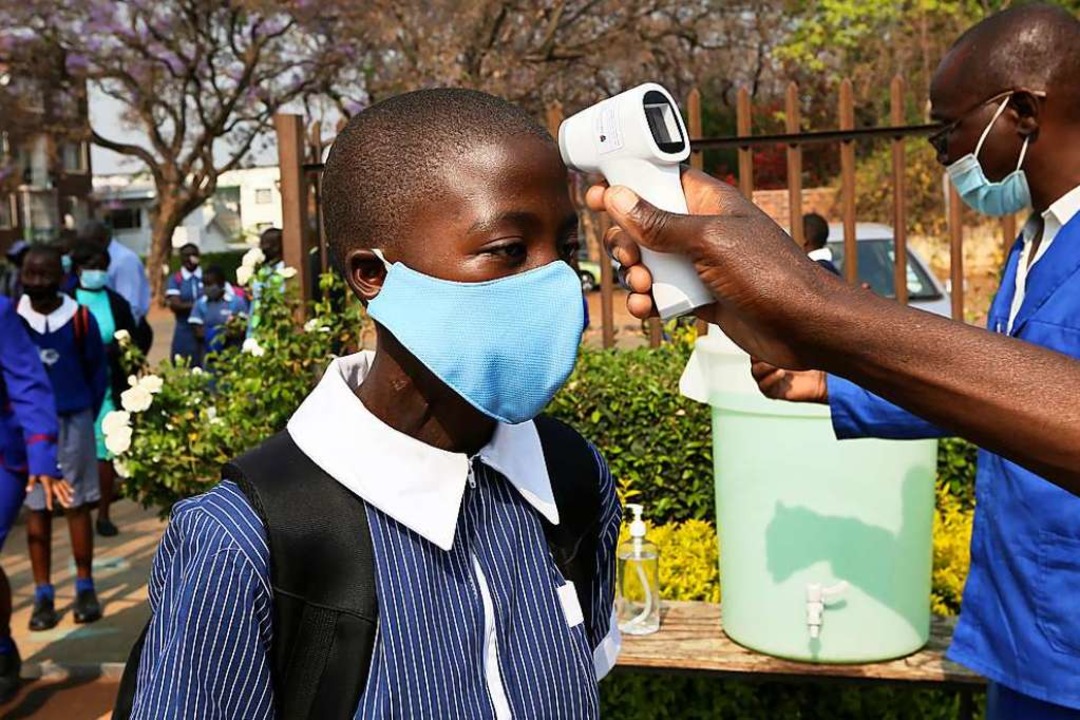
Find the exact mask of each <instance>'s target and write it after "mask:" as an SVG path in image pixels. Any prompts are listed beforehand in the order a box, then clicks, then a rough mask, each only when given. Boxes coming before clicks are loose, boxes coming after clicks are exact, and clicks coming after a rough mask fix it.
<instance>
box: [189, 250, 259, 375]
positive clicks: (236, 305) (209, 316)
mask: <svg viewBox="0 0 1080 720" xmlns="http://www.w3.org/2000/svg"><path fill="white" fill-rule="evenodd" d="M203 278H204V280H205V283H206V284H205V285H204V286H203V296H202V297H201V298H199V299H198V301H196V303H195V307H194V308H193V309H192V310H191V317H189V318H188V322H189V323H190V324H191V327H192V330H193V331H194V333H195V338H196V340H198V341H199V353H200V355H201V356H202V357H203V359H204V362H206V356H207V355H209V354H210V353H215V352H219V351H221V350H223V349H224V348H226V347H228V346H229V345H235V344H239V343H240V342H242V341H243V339H244V333H243V331H241V332H239V333H238V334H237V335H236V336H235V337H230V336H229V335H228V330H229V327H228V325H229V321H230V320H232V319H233V318H235V317H245V316H246V315H247V312H248V303H247V301H246V300H244V298H242V297H240V296H239V295H237V294H236V293H235V292H233V289H232V286H231V285H229V283H228V282H226V280H225V272H224V271H223V270H222V269H221V268H220V267H217V266H215V267H210V268H207V270H206V272H205V273H204V275H203Z"/></svg>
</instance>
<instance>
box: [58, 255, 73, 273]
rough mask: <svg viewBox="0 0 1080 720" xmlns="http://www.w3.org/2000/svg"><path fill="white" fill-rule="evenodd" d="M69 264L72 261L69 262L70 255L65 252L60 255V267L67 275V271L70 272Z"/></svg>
mask: <svg viewBox="0 0 1080 720" xmlns="http://www.w3.org/2000/svg"><path fill="white" fill-rule="evenodd" d="M71 265H72V262H71V256H70V255H68V254H67V253H64V254H63V255H61V256H60V268H61V269H62V270H63V271H64V274H65V275H67V274H68V273H69V272H71Z"/></svg>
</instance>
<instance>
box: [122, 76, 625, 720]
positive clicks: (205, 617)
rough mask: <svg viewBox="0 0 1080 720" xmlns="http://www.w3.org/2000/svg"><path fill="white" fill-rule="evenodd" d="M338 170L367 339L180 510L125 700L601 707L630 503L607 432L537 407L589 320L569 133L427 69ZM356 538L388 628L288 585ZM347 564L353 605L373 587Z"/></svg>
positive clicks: (284, 707) (312, 708)
mask: <svg viewBox="0 0 1080 720" xmlns="http://www.w3.org/2000/svg"><path fill="white" fill-rule="evenodd" d="M387 137H393V138H394V142H393V143H387V142H386V138H387ZM323 188H324V193H325V195H324V203H325V204H324V208H325V216H324V217H325V227H326V232H327V237H328V240H329V243H330V247H331V248H332V251H333V254H334V259H335V262H336V264H337V265H338V267H339V268H341V269H342V271H343V275H344V277H345V278H346V279H347V281H348V284H349V286H350V288H351V289H352V291H353V292H354V293H355V294H356V295H357V296H358V297H359V298H360V299H361V300H362V301H363V302H364V303H366V304H367V306H368V310H369V313H370V315H371V317H372V318H373V319H374V320H375V323H376V326H377V332H378V349H377V350H376V351H374V352H373V353H360V354H356V355H352V356H348V357H343V358H339V359H336V360H334V361H333V362H332V363H331V364H330V366H329V367H328V369H327V371H326V373H325V374H324V376H323V378H322V380H321V381H320V382H319V383H318V385H317V387H316V388H315V389H314V390H313V391H312V393H311V394H310V395H309V396H308V398H307V399H306V400H305V401H304V402H303V404H302V405H301V406H300V408H299V409H298V410H297V411H296V413H295V414H294V415H293V416H292V419H291V420H290V421H289V423H288V430H287V432H286V433H284V434H283V435H281V436H277V438H275V439H274V440H272V441H271V442H270V443H267V444H266V445H264V446H263V447H262V448H260V449H259V450H256V451H255V452H254V453H252V454H251V455H249V456H246V458H244V459H241V460H240V461H238V462H237V463H236V465H235V466H234V468H233V469H232V470H230V471H229V473H228V474H229V476H230V477H231V478H233V480H235V482H233V481H228V482H223V483H222V484H220V485H218V486H217V487H216V488H215V489H214V490H212V491H210V492H209V493H207V494H205V495H202V496H199V497H196V498H193V499H190V500H187V501H184V502H182V503H180V504H179V505H177V507H176V508H175V509H174V512H173V516H172V521H171V523H170V525H169V529H168V531H167V532H166V534H165V537H164V538H163V540H162V544H161V547H160V549H159V551H158V556H157V558H156V560H155V563H154V570H153V574H152V577H151V581H150V599H151V606H152V610H153V618H152V620H151V622H150V625H149V626H148V630H147V632H146V634H145V637H144V641H143V642H144V644H143V646H142V650H141V653H139V652H136V653H134V654H133V658H134V661H135V662H136V663H137V669H136V670H134V671H133V670H132V668H131V667H129V671H128V672H129V675H128V677H131V676H132V675H136V674H137V690H136V691H135V692H134V707H133V708H132V710H131V716H132V717H137V718H159V717H181V716H184V717H187V716H194V715H198V714H199V713H200V712H201V711H203V710H204V709H205V708H211V707H212V708H214V714H215V717H217V718H223V719H224V718H237V719H239V718H244V719H245V720H255V719H258V718H271V717H288V718H302V717H311V718H315V717H318V718H326V719H328V720H336V719H338V718H353V717H356V718H421V717H428V718H435V717H438V718H450V719H453V718H462V719H468V720H473V719H480V718H510V717H517V718H575V720H580V719H587V718H595V717H597V716H598V713H599V710H598V706H599V699H598V688H597V680H598V678H600V677H603V675H604V674H605V673H606V672H607V671H608V670H609V669H610V667H611V665H612V664H613V662H614V657H615V653H616V651H617V638H618V633H617V630H616V629H615V627H614V624H613V622H612V618H613V596H614V547H615V543H616V540H617V535H618V530H619V523H620V509H619V505H618V502H617V499H616V495H615V489H614V486H613V483H612V479H611V477H610V475H609V473H608V471H607V467H606V464H605V463H604V461H603V459H602V458H601V456H600V454H599V453H598V452H597V451H596V450H595V449H594V448H593V447H592V446H591V445H590V444H589V443H587V442H586V441H585V440H584V439H583V438H581V436H580V435H578V434H577V433H576V432H575V431H573V430H571V429H570V428H569V427H567V426H565V425H562V424H561V423H558V422H556V421H554V420H551V419H549V418H545V417H543V416H539V415H540V413H541V411H542V410H543V409H544V407H545V406H546V405H547V404H548V401H549V400H550V399H551V397H552V396H553V395H554V394H555V392H556V391H557V390H558V389H559V387H560V386H562V384H563V383H564V382H565V381H566V379H567V377H568V376H569V374H570V372H571V371H572V369H573V366H574V363H575V360H576V355H577V350H578V346H579V343H580V339H581V334H582V331H583V329H584V316H583V315H584V313H583V309H582V299H581V287H580V282H579V280H578V278H577V274H576V273H575V272H574V270H573V269H572V268H571V267H570V265H569V264H568V263H569V262H570V261H571V260H572V259H573V258H574V257H575V255H576V253H577V251H578V246H579V242H578V239H577V218H576V214H575V209H574V205H573V203H572V202H571V199H570V197H569V194H568V191H567V172H566V167H565V166H564V165H563V162H562V160H561V158H560V155H559V150H558V147H557V145H556V144H555V142H554V141H553V140H552V138H551V136H550V135H549V134H548V132H547V131H546V130H545V129H544V128H543V127H542V126H540V125H539V124H538V123H537V122H536V121H535V120H534V119H533V118H532V117H530V116H529V115H528V114H527V113H526V112H525V111H523V110H521V109H520V108H517V107H515V106H513V105H511V104H509V103H507V102H505V101H503V100H500V99H498V98H495V97H492V96H490V95H486V94H484V93H480V92H475V91H470V90H451V89H435V90H424V91H419V92H414V93H408V94H405V95H399V96H397V97H394V98H392V99H389V100H386V101H384V102H382V103H379V104H377V105H374V106H372V107H371V108H369V109H367V110H365V111H364V112H363V113H360V114H359V115H357V116H355V117H354V118H353V119H352V120H351V121H350V122H349V124H348V126H347V127H346V128H345V129H344V130H343V131H342V133H341V134H340V135H339V136H338V138H337V140H336V141H335V143H334V146H333V149H332V150H331V153H330V156H329V159H328V161H327V164H326V170H325V174H324V176H323ZM538 416H539V417H538ZM272 443H276V444H277V446H276V448H275V447H274V446H273V445H272ZM260 468H261V469H260ZM296 468H302V469H303V471H302V472H298V471H297V470H296ZM293 473H296V478H293V477H292V475H293ZM260 475H268V476H269V477H259V476H260ZM278 476H281V477H283V478H285V479H284V480H281V479H280V478H278ZM275 478H277V479H278V480H279V485H278V489H277V490H275V491H274V492H271V493H267V489H268V488H269V487H271V486H272V485H273V483H274V482H275ZM301 478H306V479H301ZM319 478H323V479H322V480H320V479H319ZM318 483H325V484H318ZM253 487H254V489H253ZM253 496H254V497H258V498H260V502H259V504H258V507H259V508H260V509H259V510H258V511H256V510H255V509H253V505H252V502H251V499H250V498H251V497H253ZM283 497H284V498H288V499H289V500H288V502H286V501H283V500H282V498H283ZM290 503H291V504H292V505H300V506H303V507H300V508H294V507H291V506H290ZM343 507H344V508H347V509H348V508H353V507H357V508H359V510H358V511H356V512H357V514H358V516H359V517H356V516H354V515H353V514H352V511H350V512H345V511H343V510H342V508H343ZM275 508H276V509H275ZM278 512H284V514H285V515H286V516H288V517H290V518H293V517H295V516H296V515H297V514H301V515H302V514H304V513H306V517H308V518H309V520H307V521H305V522H303V523H294V524H292V525H286V526H284V527H283V526H281V525H276V523H275V522H274V521H271V522H270V523H266V522H264V521H263V517H272V516H274V515H275V514H276V513H278ZM340 521H344V523H345V524H346V525H349V527H347V528H345V530H344V531H342V532H340V533H339V534H338V535H337V537H339V538H340V539H339V540H338V542H336V543H333V544H327V543H323V542H317V541H316V538H320V537H323V535H324V534H325V533H327V532H330V533H333V532H334V528H333V527H330V528H327V527H326V526H327V525H330V526H333V525H334V524H335V523H338V522H340ZM357 521H362V523H363V524H364V527H365V528H366V529H365V530H364V531H363V532H355V531H354V530H353V525H352V524H354V523H356V522H357ZM275 525H276V527H275ZM268 538H269V540H268ZM368 540H370V545H367V541H368ZM354 553H355V554H357V555H358V556H359V557H360V558H363V557H365V556H366V557H367V558H368V561H370V566H371V567H372V575H371V578H370V582H371V583H372V586H373V588H374V590H373V592H374V597H373V598H371V599H372V600H374V599H375V598H377V603H371V605H373V606H376V607H372V608H369V612H370V613H373V614H374V615H375V626H376V627H377V632H374V631H373V630H372V628H371V626H370V621H371V616H370V614H369V615H364V614H363V613H360V614H357V618H359V621H361V622H360V624H359V625H357V624H356V623H357V621H356V620H353V619H351V618H346V617H345V613H338V614H337V615H331V621H329V622H324V618H325V606H323V605H319V604H316V603H315V602H311V599H312V597H313V596H312V595H311V594H308V595H307V596H306V597H307V601H308V602H306V604H303V603H302V604H301V605H300V606H299V608H298V606H297V604H296V603H297V597H298V596H297V595H296V594H290V593H289V592H288V591H287V588H286V586H290V583H291V582H292V581H299V582H300V584H301V585H303V584H304V583H307V584H308V585H309V586H310V585H312V584H314V585H326V584H329V585H331V586H334V585H335V583H336V582H337V580H338V579H339V577H338V576H341V575H342V574H348V573H346V568H347V567H351V565H350V563H351V562H352V558H353V556H354ZM290 554H293V555H296V556H298V559H297V561H296V562H294V563H292V564H291V565H290V564H289V563H287V562H283V560H282V556H283V555H284V556H288V555H290ZM357 562H358V563H359V564H360V565H361V566H363V565H364V563H363V562H361V561H357ZM271 566H273V567H274V568H275V569H276V570H275V575H274V576H275V578H277V580H276V581H275V583H274V586H273V587H272V586H271V584H270V571H269V568H270V567H271ZM282 567H285V568H286V569H287V570H288V572H287V573H281V572H278V571H279V570H281V569H282ZM571 577H572V578H574V579H573V580H572V581H570V578H571ZM345 579H346V580H348V582H342V583H340V585H342V586H343V587H340V588H338V590H340V591H341V592H340V593H339V595H340V597H341V598H342V602H343V603H345V604H348V603H349V602H350V600H351V598H353V597H354V596H356V595H358V594H359V595H370V594H371V592H370V591H367V590H365V588H366V587H368V586H367V585H366V584H365V583H364V582H360V583H353V582H352V580H353V579H354V578H353V577H352V576H351V575H350V576H349V577H348V578H345ZM275 588H276V589H275ZM330 594H331V595H333V593H330ZM309 616H310V618H309ZM312 618H314V619H316V620H317V621H314V620H313V621H312V622H309V619H312ZM333 618H337V620H336V621H335V620H333ZM365 622H367V623H368V624H364V623H365ZM335 623H336V624H335ZM365 628H366V629H365ZM358 637H360V638H368V640H369V641H370V642H369V644H367V645H364V643H363V642H358V641H357V638H358ZM320 653H321V654H320ZM315 660H317V662H316V661H315ZM121 695H122V696H123V693H122V694H121ZM121 705H122V704H119V703H118V707H121ZM118 717H124V715H123V714H121V715H119V716H118Z"/></svg>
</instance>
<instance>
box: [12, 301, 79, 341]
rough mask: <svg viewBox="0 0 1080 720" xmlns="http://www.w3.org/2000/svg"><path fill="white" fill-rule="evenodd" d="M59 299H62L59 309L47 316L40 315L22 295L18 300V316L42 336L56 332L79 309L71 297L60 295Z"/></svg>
mask: <svg viewBox="0 0 1080 720" xmlns="http://www.w3.org/2000/svg"><path fill="white" fill-rule="evenodd" d="M60 297H61V298H62V299H63V301H62V302H61V303H60V307H58V308H56V309H55V310H53V311H52V312H51V313H49V314H48V315H42V314H41V313H39V312H38V311H37V310H35V309H34V307H33V306H32V305H31V304H30V297H29V296H28V295H23V296H22V298H20V299H19V307H18V312H19V315H21V316H22V318H23V319H24V320H26V324H27V325H29V326H30V327H31V328H33V329H34V332H37V333H41V334H42V335H44V334H45V333H47V332H56V331H57V330H58V329H60V328H62V327H64V325H65V324H67V322H68V321H69V320H71V318H73V317H75V311H76V310H78V309H79V303H77V302H75V301H74V300H73V299H72V298H71V296H69V295H64V294H62V293H61V294H60Z"/></svg>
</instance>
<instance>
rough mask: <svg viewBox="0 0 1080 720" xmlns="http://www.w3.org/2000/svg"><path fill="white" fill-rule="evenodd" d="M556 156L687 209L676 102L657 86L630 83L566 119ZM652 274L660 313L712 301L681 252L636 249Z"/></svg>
mask: <svg viewBox="0 0 1080 720" xmlns="http://www.w3.org/2000/svg"><path fill="white" fill-rule="evenodd" d="M559 150H560V152H561V153H562V157H563V161H564V162H565V163H566V164H567V165H568V166H569V167H572V168H574V169H575V170H579V171H581V172H587V173H595V172H599V173H601V174H603V176H604V178H606V179H607V181H608V183H609V184H611V185H623V186H626V187H628V188H630V189H631V190H633V191H634V192H636V193H637V194H638V195H639V196H641V197H643V198H645V199H646V200H648V201H649V202H651V203H652V204H653V205H655V206H656V207H658V208H660V209H661V210H667V211H668V212H674V213H681V214H683V215H685V214H686V213H687V208H686V197H685V196H684V195H683V191H682V180H681V179H680V176H679V163H682V162H684V161H685V160H686V159H687V158H688V157H690V143H689V141H688V140H687V135H686V126H685V125H684V124H683V120H682V116H681V115H680V114H679V106H678V105H677V104H676V103H675V100H673V99H672V97H671V94H670V93H668V91H667V90H665V89H664V88H663V87H662V86H660V85H657V84H656V83H645V84H644V85H638V86H637V87H636V88H634V89H632V90H627V91H626V92H624V93H621V94H619V95H616V96H614V97H611V98H608V99H607V100H604V101H602V102H600V103H597V104H596V105H593V106H592V107H590V108H587V109H585V110H582V111H581V112H579V113H577V114H576V115H574V116H572V117H570V118H567V119H566V120H565V121H564V122H563V124H562V126H561V127H560V128H559ZM641 253H642V259H643V260H644V261H645V265H646V266H647V267H648V268H649V271H650V272H651V273H652V278H653V291H652V292H653V300H654V301H655V303H656V309H657V311H658V312H659V313H660V317H661V318H663V319H665V320H667V319H669V318H673V317H677V316H679V315H685V314H687V313H689V312H690V311H692V310H693V309H694V308H696V307H700V306H702V305H708V304H710V303H712V302H715V299H714V298H713V295H712V293H710V292H709V290H708V289H707V288H706V287H705V285H704V284H702V282H701V280H700V279H699V278H698V274H697V271H696V270H694V266H693V264H692V263H691V262H690V261H689V260H687V259H686V258H682V257H676V256H674V255H668V254H664V253H657V252H653V251H651V250H647V249H645V248H642V249H641Z"/></svg>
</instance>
